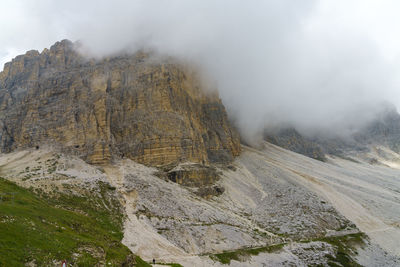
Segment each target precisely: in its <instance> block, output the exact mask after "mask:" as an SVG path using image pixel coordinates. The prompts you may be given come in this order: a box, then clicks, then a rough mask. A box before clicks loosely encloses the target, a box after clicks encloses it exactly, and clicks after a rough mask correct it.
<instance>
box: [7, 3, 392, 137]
mask: <svg viewBox="0 0 400 267" xmlns="http://www.w3.org/2000/svg"><path fill="white" fill-rule="evenodd" d="M376 2H379V5H378V4H377V3H376ZM3 6H5V7H7V8H8V9H5V10H8V12H5V13H7V14H6V15H5V17H3V18H1V19H0V29H1V31H2V36H1V37H0V43H2V45H1V46H0V60H2V62H1V63H4V61H5V60H10V58H11V57H13V56H16V53H22V52H24V50H30V49H33V48H35V49H42V48H44V47H48V46H49V45H50V44H52V43H54V42H55V41H57V40H61V39H64V38H68V39H71V40H73V41H75V40H80V41H81V42H82V44H83V47H84V51H85V52H86V53H87V54H88V55H90V56H96V57H102V56H108V55H113V54H117V53H119V52H122V51H123V52H126V51H129V52H134V51H135V50H137V49H140V48H143V47H145V48H150V49H154V50H156V51H158V52H159V53H161V54H168V55H172V56H176V57H179V58H181V59H183V60H185V61H189V62H192V63H193V64H196V65H198V66H200V68H201V69H202V70H203V72H204V73H205V74H206V75H207V76H208V77H210V79H212V80H214V81H215V83H216V84H217V86H218V90H219V92H220V96H221V98H222V100H223V102H224V104H225V106H226V107H227V110H228V112H229V114H230V116H231V117H232V118H233V119H234V120H235V121H236V123H237V125H238V127H239V128H240V130H241V133H242V136H244V137H245V138H247V139H248V140H251V139H253V138H255V137H256V136H257V134H258V133H260V131H262V129H263V128H264V127H265V126H267V127H276V126H277V125H293V126H295V127H297V128H298V129H300V131H302V132H304V133H308V134H313V133H315V132H321V131H324V132H329V133H331V134H341V135H343V134H347V133H349V132H351V131H353V130H354V129H357V128H359V127H361V126H362V125H363V124H364V123H366V122H367V121H368V120H370V119H371V118H372V117H373V116H374V114H375V113H376V110H378V109H379V108H380V103H382V102H383V101H389V102H392V103H394V104H395V105H396V106H397V107H399V106H400V90H398V85H399V80H398V77H400V76H399V70H400V69H399V67H400V64H399V57H398V55H399V52H400V50H398V49H400V38H399V33H398V28H399V26H400V19H399V18H397V17H398V16H397V14H395V12H394V10H399V9H398V8H399V7H400V4H398V3H397V2H396V1H361V0H350V1H312V0H306V1H301V2H300V1H294V0H268V1H248V2H244V1H238V0H230V1H227V0H225V1H223V0H221V1H212V0H204V1H187V0H186V1H183V0H182V1H178V0H169V1H161V0H158V1H155V0H142V1H140V0H137V1H121V0H116V1H77V0H70V1H50V0H47V1H46V0H42V1H28V0H25V1H8V3H7V4H5V5H3Z"/></svg>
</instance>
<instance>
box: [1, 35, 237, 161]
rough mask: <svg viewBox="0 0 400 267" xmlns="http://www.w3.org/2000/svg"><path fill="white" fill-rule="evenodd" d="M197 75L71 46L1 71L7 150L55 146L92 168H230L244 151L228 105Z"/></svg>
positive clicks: (143, 57)
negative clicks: (120, 164) (96, 56)
mask: <svg viewBox="0 0 400 267" xmlns="http://www.w3.org/2000/svg"><path fill="white" fill-rule="evenodd" d="M203 87H204V86H203V85H202V84H201V81H200V79H199V78H198V76H197V75H196V74H195V72H194V71H193V70H190V69H189V68H188V67H185V66H183V65H182V64H178V63H176V62H174V61H173V60H171V59H163V60H160V59H155V58H154V57H152V56H150V55H149V54H147V53H143V52H138V53H136V54H134V55H132V56H118V57H112V58H106V59H103V60H100V61H94V60H87V59H85V58H83V57H82V56H80V55H79V54H78V53H77V52H76V51H75V50H74V44H73V43H71V42H70V41H68V40H64V41H61V42H57V43H56V44H55V45H53V46H52V47H51V48H50V49H45V50H44V51H43V52H42V53H39V52H38V51H29V52H27V53H26V54H25V55H21V56H18V57H16V58H15V59H13V60H12V62H9V63H6V64H5V66H4V70H3V72H1V73H0V150H1V152H10V151H13V150H15V149H17V148H26V147H37V146H41V145H43V144H49V145H52V146H56V147H59V148H60V149H61V150H62V151H64V152H68V153H70V154H74V155H77V156H79V157H81V158H82V159H84V160H85V161H87V162H89V163H95V164H102V163H107V162H109V161H110V160H111V159H112V158H115V157H116V158H120V157H127V158H130V159H133V160H135V161H137V162H139V163H143V164H146V165H151V166H165V165H171V166H175V165H177V164H179V163H180V162H185V161H190V162H194V163H200V164H206V165H207V164H209V163H225V162H230V161H232V159H233V158H234V157H235V156H237V155H238V154H239V152H240V142H239V136H238V134H237V133H236V131H235V130H234V129H233V128H232V127H231V126H230V124H229V121H228V118H227V114H226V111H225V108H224V106H223V104H222V103H221V100H220V99H219V97H218V95H217V94H216V93H215V92H206V90H204V88H203Z"/></svg>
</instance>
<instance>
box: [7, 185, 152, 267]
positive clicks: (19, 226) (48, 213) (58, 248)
mask: <svg viewBox="0 0 400 267" xmlns="http://www.w3.org/2000/svg"><path fill="white" fill-rule="evenodd" d="M107 190H109V189H107V187H106V186H102V185H100V191H99V192H97V193H96V194H94V195H87V196H81V197H78V196H74V195H73V194H69V195H67V194H57V197H55V196H53V197H49V196H46V195H44V194H42V195H41V196H39V195H38V194H36V193H34V192H32V191H31V190H28V189H24V188H21V187H19V186H17V185H16V184H14V183H12V182H9V181H7V180H5V179H2V178H0V193H3V194H5V193H7V194H8V193H15V195H14V197H12V195H3V200H2V201H1V202H0V266H24V265H25V263H26V262H30V261H32V260H34V261H35V263H36V264H37V265H38V266H48V265H49V264H50V263H51V262H52V261H53V260H56V261H62V260H67V261H68V262H69V263H75V264H76V265H77V266H94V265H95V264H97V263H98V262H99V261H103V262H105V263H106V264H107V266H121V265H122V263H123V262H124V261H125V260H126V259H127V257H128V256H129V255H130V254H131V252H130V251H129V249H128V248H127V247H125V246H124V245H123V244H121V239H122V237H123V233H122V222H123V216H122V215H121V214H122V212H121V210H120V209H121V207H120V206H119V205H118V201H117V200H115V199H113V198H111V197H109V196H110V195H109V194H108V193H107ZM73 253H78V254H79V256H78V257H77V258H74V257H73ZM138 262H139V261H138ZM108 263H111V264H110V265H108ZM140 264H141V263H138V265H137V266H149V265H140Z"/></svg>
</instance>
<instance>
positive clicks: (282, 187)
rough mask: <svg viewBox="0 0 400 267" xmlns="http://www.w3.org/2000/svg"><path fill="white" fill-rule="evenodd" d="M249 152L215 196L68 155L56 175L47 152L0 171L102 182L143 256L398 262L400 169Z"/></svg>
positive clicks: (128, 165)
mask: <svg viewBox="0 0 400 267" xmlns="http://www.w3.org/2000/svg"><path fill="white" fill-rule="evenodd" d="M242 149H243V154H242V155H241V156H240V157H239V158H237V159H236V160H235V161H234V162H233V163H232V165H231V166H230V167H229V168H226V169H219V171H220V172H221V179H220V180H219V181H218V182H217V184H216V185H218V186H220V187H223V188H224V192H223V193H222V194H220V195H219V196H211V197H209V198H202V197H201V196H199V195H198V194H197V192H196V191H197V190H198V189H197V188H196V187H185V186H181V185H178V184H176V183H173V182H171V181H169V180H168V179H166V180H164V179H163V178H160V177H158V176H157V175H158V172H159V171H158V170H157V169H154V168H149V167H146V166H144V165H141V164H138V163H135V162H133V161H131V160H129V159H125V160H121V161H118V162H117V163H115V164H113V165H105V166H102V167H100V166H93V165H89V164H87V163H85V162H84V161H82V160H81V159H79V158H76V157H73V156H72V157H71V156H68V155H64V154H60V157H59V158H58V159H57V163H56V164H54V163H52V164H54V166H53V168H52V169H51V170H49V168H48V167H47V165H46V164H48V162H49V161H48V159H51V158H53V155H54V152H52V151H51V150H43V149H39V150H35V149H33V150H25V151H19V152H13V153H9V154H3V155H2V156H1V157H0V175H1V176H3V177H5V178H7V179H8V180H12V181H15V182H17V183H18V184H19V185H22V186H24V187H34V188H41V190H43V191H45V192H53V191H55V192H69V194H70V193H71V192H75V191H77V192H79V191H80V190H81V188H94V189H95V188H97V187H98V184H99V183H98V182H96V181H104V183H105V184H109V186H107V187H108V188H110V189H109V191H111V192H115V193H116V194H117V195H119V200H120V203H121V205H122V207H123V209H124V213H125V214H126V217H125V220H124V236H123V239H122V243H123V244H125V245H126V246H127V247H128V248H129V249H130V250H131V251H132V252H133V253H134V254H137V255H139V256H140V257H142V258H144V259H145V260H151V259H153V258H155V259H157V260H158V261H161V262H175V263H179V264H181V265H183V266H194V265H196V264H197V265H200V266H202V265H203V264H204V265H205V266H226V265H225V264H227V263H230V266H262V263H266V264H267V265H266V266H286V265H287V264H289V263H291V264H295V265H298V266H302V265H308V264H311V265H313V264H323V265H327V264H328V263H330V262H331V263H330V264H333V263H334V262H336V263H339V262H342V263H343V262H347V263H348V264H350V263H351V262H352V264H355V261H357V262H359V263H360V264H362V265H365V266H377V265H380V266H396V265H397V264H398V263H399V260H400V259H399V253H400V252H399V251H398V250H397V246H395V244H396V242H397V240H398V238H399V234H400V231H399V225H398V222H399V218H398V214H400V212H398V211H400V206H399V204H398V203H399V202H398V201H397V199H398V198H399V192H400V188H399V187H400V185H399V183H398V180H397V179H396V178H395V177H399V171H398V170H396V169H393V168H389V167H385V166H376V165H370V164H369V163H368V162H367V161H365V162H362V159H361V158H360V159H359V160H360V162H359V163H355V162H354V161H348V160H343V159H340V158H332V157H329V158H328V161H327V162H326V163H324V162H320V161H316V160H313V159H309V158H307V157H304V156H301V155H298V154H296V153H293V152H290V151H287V150H283V149H281V148H278V147H276V146H273V145H271V144H268V143H265V145H264V148H263V149H262V150H255V149H252V148H248V147H243V148H242ZM52 164H50V165H52ZM40 166H41V167H40ZM27 167H29V168H28V170H26V169H27ZM374 177H380V178H379V179H375V178H374ZM396 216H397V217H396ZM363 232H364V233H366V234H367V236H368V237H366V236H364V234H362V233H363ZM97 245H99V246H101V247H102V245H101V244H97ZM355 252H357V253H355ZM223 263H225V264H223Z"/></svg>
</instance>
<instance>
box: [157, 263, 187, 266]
mask: <svg viewBox="0 0 400 267" xmlns="http://www.w3.org/2000/svg"><path fill="white" fill-rule="evenodd" d="M157 264H159V265H166V266H171V267H183V266H182V265H180V264H179V263H157Z"/></svg>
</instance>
